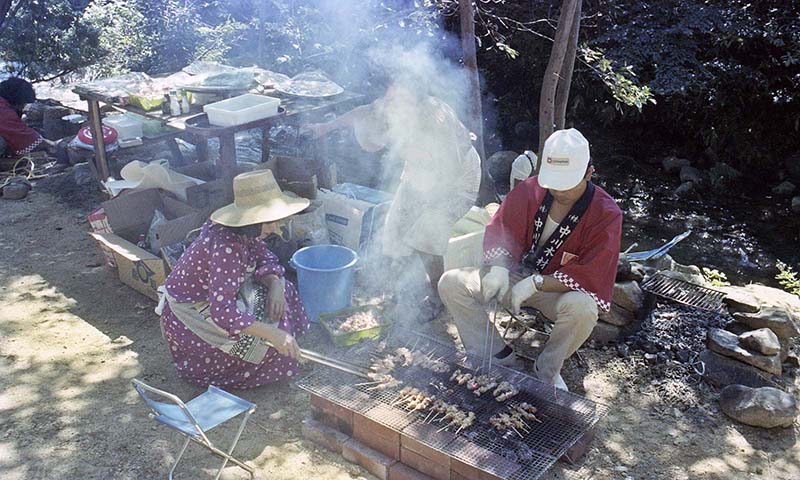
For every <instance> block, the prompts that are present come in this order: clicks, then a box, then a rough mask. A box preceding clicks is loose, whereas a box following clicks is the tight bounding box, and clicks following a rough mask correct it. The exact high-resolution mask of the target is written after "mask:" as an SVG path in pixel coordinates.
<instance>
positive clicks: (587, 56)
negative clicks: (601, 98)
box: [580, 45, 656, 112]
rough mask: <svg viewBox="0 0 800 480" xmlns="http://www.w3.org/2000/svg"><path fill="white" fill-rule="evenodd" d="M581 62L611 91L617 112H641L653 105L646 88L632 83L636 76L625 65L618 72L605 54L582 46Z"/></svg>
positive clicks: (651, 96) (648, 89) (629, 67)
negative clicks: (625, 110)
mask: <svg viewBox="0 0 800 480" xmlns="http://www.w3.org/2000/svg"><path fill="white" fill-rule="evenodd" d="M580 53H581V55H582V56H583V60H584V61H585V62H586V64H587V65H589V66H590V67H592V69H593V70H594V71H595V72H596V73H597V74H598V75H599V76H600V78H601V79H602V80H603V83H604V84H605V85H606V86H607V87H608V89H609V90H610V91H611V94H612V96H613V97H614V100H616V101H617V103H616V104H615V106H616V108H617V110H619V111H622V108H623V106H629V107H636V109H637V110H638V111H640V112H641V111H642V107H643V106H644V105H645V104H647V103H651V104H653V105H655V103H656V99H655V98H653V93H652V92H651V91H650V87H648V86H646V85H645V86H640V85H637V84H636V83H635V82H634V79H635V78H636V74H635V73H634V72H633V67H631V66H630V65H625V66H623V67H622V68H620V69H619V70H617V69H616V68H615V66H614V62H613V61H612V60H609V59H608V58H606V56H605V53H604V52H603V51H602V50H600V49H592V48H590V47H589V46H588V45H584V46H583V47H581V50H580Z"/></svg>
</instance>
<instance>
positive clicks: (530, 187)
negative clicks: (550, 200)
mask: <svg viewBox="0 0 800 480" xmlns="http://www.w3.org/2000/svg"><path fill="white" fill-rule="evenodd" d="M545 195H547V189H545V188H542V187H541V186H540V185H539V182H538V177H533V178H529V179H527V180H525V181H524V182H522V183H521V184H519V185H517V186H516V187H515V188H514V189H513V190H512V191H511V192H510V193H509V194H508V196H507V197H506V199H505V201H503V204H502V205H501V206H500V209H499V210H498V211H497V214H495V216H494V218H492V221H491V222H489V225H487V226H486V234H485V236H484V240H483V252H484V263H486V264H487V265H499V266H503V267H506V268H508V269H509V270H512V271H514V270H518V269H519V267H520V261H521V260H522V257H523V255H525V254H526V253H528V251H530V249H531V246H532V245H533V236H534V220H535V218H536V212H537V210H538V209H539V207H540V206H541V204H542V202H543V201H544V199H545ZM621 236H622V211H621V210H620V209H619V207H618V206H617V204H616V202H614V199H613V198H611V196H610V195H609V194H608V193H606V192H605V190H603V189H601V188H600V187H597V186H595V192H594V196H593V197H592V200H591V203H590V204H589V207H588V208H587V210H586V212H585V213H584V214H583V216H582V217H581V219H580V221H579V222H578V224H577V226H576V227H575V229H574V230H573V232H572V233H571V234H570V235H569V237H567V239H566V241H565V242H564V244H563V245H561V247H560V248H558V249H557V250H556V252H555V254H554V255H553V257H552V258H551V259H550V262H549V263H548V264H547V266H546V267H545V268H544V270H543V271H541V272H540V273H541V274H542V275H552V276H553V277H554V278H555V279H557V280H558V281H559V282H561V283H563V284H564V285H565V286H567V287H569V288H570V289H571V290H576V291H579V292H584V293H586V294H588V295H589V296H591V297H592V298H593V299H594V300H595V302H597V306H598V307H599V308H600V309H601V310H603V311H608V310H609V309H610V308H611V296H612V294H613V291H614V279H615V278H616V275H617V261H618V260H619V249H620V237H621Z"/></svg>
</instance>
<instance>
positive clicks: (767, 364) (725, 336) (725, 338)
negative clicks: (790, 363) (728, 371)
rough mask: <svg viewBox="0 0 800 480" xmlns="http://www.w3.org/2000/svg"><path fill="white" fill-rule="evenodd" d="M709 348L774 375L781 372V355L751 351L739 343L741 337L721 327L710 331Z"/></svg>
mask: <svg viewBox="0 0 800 480" xmlns="http://www.w3.org/2000/svg"><path fill="white" fill-rule="evenodd" d="M708 348H710V349H711V350H713V351H714V352H717V353H719V354H720V355H725V356H726V357H731V358H735V359H736V360H739V361H741V362H744V363H748V364H750V365H752V366H754V367H757V368H760V369H761V370H764V371H765V372H768V373H772V374H774V375H780V374H781V359H780V356H779V355H761V354H760V353H755V352H751V351H750V350H747V349H746V348H744V347H742V346H741V345H740V344H739V337H737V336H736V335H734V334H732V333H731V332H728V331H725V330H722V329H721V328H712V329H710V330H709V331H708Z"/></svg>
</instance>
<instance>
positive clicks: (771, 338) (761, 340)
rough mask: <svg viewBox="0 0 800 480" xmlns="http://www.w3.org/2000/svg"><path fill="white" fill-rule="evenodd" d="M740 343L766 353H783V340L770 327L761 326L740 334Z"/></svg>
mask: <svg viewBox="0 0 800 480" xmlns="http://www.w3.org/2000/svg"><path fill="white" fill-rule="evenodd" d="M739 344H740V345H741V346H743V347H744V348H746V349H748V350H752V351H754V352H758V353H761V354H764V355H775V354H776V353H781V342H780V340H778V336H777V335H775V333H773V332H772V330H770V329H769V328H759V329H758V330H751V331H749V332H745V333H743V334H741V335H739Z"/></svg>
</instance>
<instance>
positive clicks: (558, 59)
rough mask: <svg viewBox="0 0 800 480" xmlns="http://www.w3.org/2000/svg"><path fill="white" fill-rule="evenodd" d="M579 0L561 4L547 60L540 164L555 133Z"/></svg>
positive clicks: (540, 113) (540, 105)
mask: <svg viewBox="0 0 800 480" xmlns="http://www.w3.org/2000/svg"><path fill="white" fill-rule="evenodd" d="M577 2H578V0H564V1H563V2H562V4H561V13H560V14H559V16H558V27H557V28H556V37H555V40H554V41H553V48H552V50H551V51H550V61H548V62H547V69H546V70H545V73H544V80H542V92H541V95H540V97H539V159H540V161H539V165H537V168H536V173H538V172H539V166H540V165H541V164H542V162H543V161H544V159H543V158H542V150H543V148H544V142H545V140H547V138H548V137H549V136H550V135H551V134H552V133H553V130H554V128H553V127H554V123H555V99H556V90H557V88H558V79H559V74H560V73H561V69H562V67H563V64H564V58H565V57H566V55H567V47H568V46H569V33H570V30H571V29H572V23H573V21H574V19H575V5H576V4H577Z"/></svg>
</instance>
